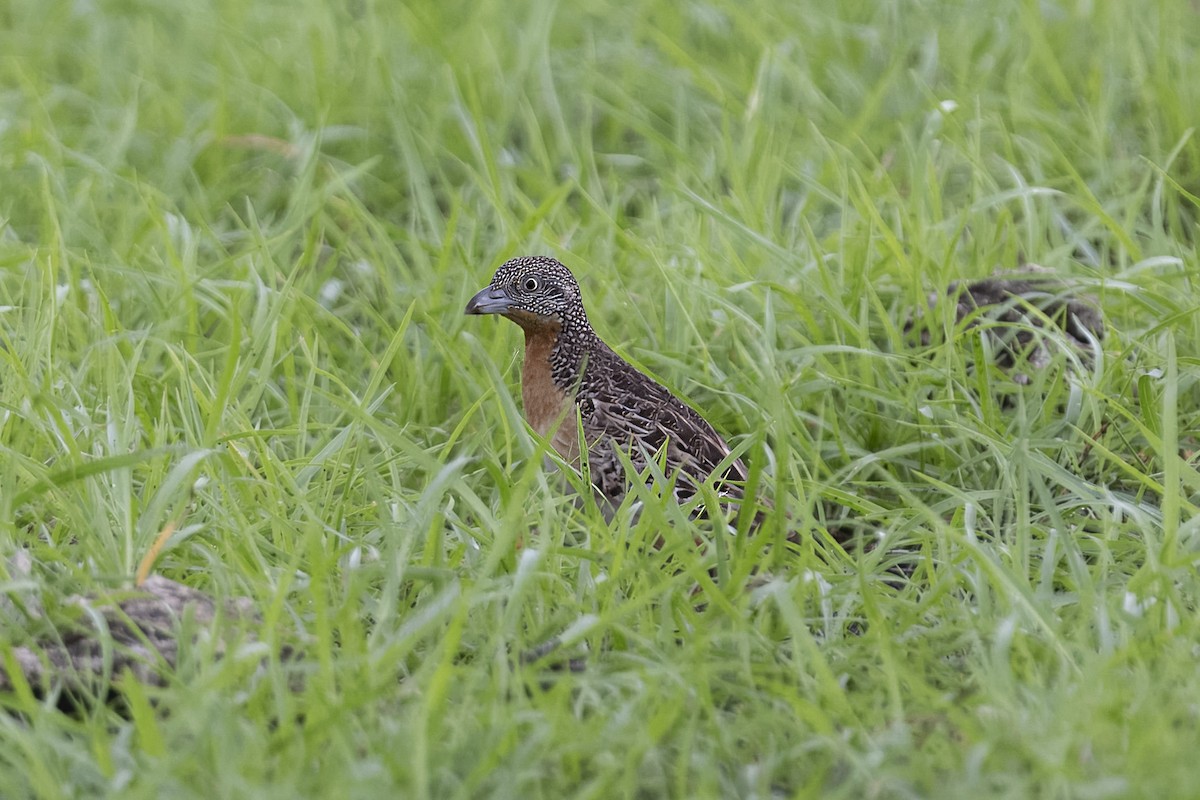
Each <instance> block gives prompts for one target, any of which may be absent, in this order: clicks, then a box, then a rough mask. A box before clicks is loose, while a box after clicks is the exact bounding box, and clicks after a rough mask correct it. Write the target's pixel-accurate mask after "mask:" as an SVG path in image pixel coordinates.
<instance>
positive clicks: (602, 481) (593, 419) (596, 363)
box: [577, 348, 746, 502]
mask: <svg viewBox="0 0 1200 800" xmlns="http://www.w3.org/2000/svg"><path fill="white" fill-rule="evenodd" d="M606 350H607V348H606ZM590 358H592V359H593V363H591V364H588V365H587V367H586V368H585V373H584V382H583V385H582V386H581V387H580V392H579V394H578V396H577V398H578V401H579V405H580V412H581V417H582V420H583V433H584V436H585V438H586V439H587V441H588V443H589V445H588V461H589V467H590V469H591V472H592V481H593V483H595V484H596V486H597V488H598V489H599V490H600V491H601V493H602V494H603V495H604V496H605V497H607V498H608V499H609V500H611V501H613V502H620V498H621V497H622V496H623V495H624V492H625V486H626V481H627V478H626V475H625V471H624V469H623V467H622V465H621V461H620V459H619V458H618V457H617V455H616V453H615V452H614V449H615V448H620V449H621V450H623V451H624V452H626V453H627V454H628V455H629V457H630V460H631V461H632V463H633V465H634V466H635V467H636V468H637V469H638V470H639V471H640V470H642V469H644V468H645V466H646V463H647V459H648V458H654V457H656V456H657V455H658V454H659V453H660V452H664V453H665V456H666V467H667V470H666V471H667V474H668V475H670V474H673V473H675V472H676V471H678V472H680V473H681V475H680V477H681V478H690V479H691V480H681V481H679V483H678V484H677V488H676V493H677V495H679V496H680V498H681V499H685V498H686V497H688V496H690V495H691V494H692V489H693V488H694V487H693V485H692V481H695V482H700V481H703V480H705V479H706V478H708V477H709V476H710V475H712V474H713V473H714V472H715V471H716V469H717V467H718V466H719V465H720V463H721V462H722V461H723V460H724V459H725V458H726V457H727V456H728V455H729V452H730V451H729V446H728V445H727V444H726V443H725V440H724V439H722V438H721V436H720V435H719V434H718V433H717V432H716V431H715V430H713V427H712V426H711V425H709V424H708V422H707V421H705V419H704V418H703V417H701V416H700V415H699V414H698V413H696V411H694V410H693V409H692V408H691V407H689V406H687V405H686V404H684V403H683V401H681V400H680V399H679V398H677V397H675V396H674V395H673V394H671V392H670V391H668V390H667V389H666V388H665V387H664V386H662V385H660V384H658V383H656V382H655V381H653V380H651V379H650V378H649V377H647V376H645V375H643V374H642V373H640V372H638V371H637V370H636V369H634V368H633V367H632V366H630V365H629V364H628V363H626V362H625V361H624V360H622V359H621V358H620V356H618V355H617V354H616V353H614V352H612V351H611V350H607V352H599V353H592V354H590ZM721 477H722V479H724V480H733V481H744V480H746V468H745V466H744V465H743V464H742V462H741V461H740V460H735V461H734V462H733V463H732V464H730V465H728V466H727V467H726V468H725V470H724V472H723V474H722V476H721ZM726 492H727V493H730V494H736V493H738V489H737V488H736V487H733V486H727V487H726Z"/></svg>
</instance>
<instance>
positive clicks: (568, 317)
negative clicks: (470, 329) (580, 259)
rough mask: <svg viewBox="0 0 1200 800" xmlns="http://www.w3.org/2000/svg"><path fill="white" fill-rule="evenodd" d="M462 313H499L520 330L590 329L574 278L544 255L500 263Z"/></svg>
mask: <svg viewBox="0 0 1200 800" xmlns="http://www.w3.org/2000/svg"><path fill="white" fill-rule="evenodd" d="M466 312H467V313H468V314H502V315H503V316H506V317H508V318H509V319H512V320H513V321H514V322H516V323H517V324H518V325H521V327H526V325H544V324H547V323H550V322H557V323H558V324H560V325H561V326H562V327H563V328H564V329H565V330H574V329H578V328H583V329H590V328H591V326H590V325H589V324H588V320H587V314H586V313H584V310H583V300H582V297H581V295H580V292H579V284H578V283H577V282H576V281H575V276H574V275H572V274H571V271H570V270H569V269H567V268H566V267H564V266H563V265H562V264H560V263H559V262H558V261H556V260H554V259H553V258H549V257H547V256H522V257H521V258H514V259H511V260H510V261H506V262H504V263H503V264H501V265H500V268H499V269H498V270H496V274H495V275H493V276H492V280H491V283H489V284H488V285H487V286H486V287H485V288H484V289H483V291H481V292H479V293H478V294H476V295H475V296H474V297H473V298H471V302H469V303H467V309H466Z"/></svg>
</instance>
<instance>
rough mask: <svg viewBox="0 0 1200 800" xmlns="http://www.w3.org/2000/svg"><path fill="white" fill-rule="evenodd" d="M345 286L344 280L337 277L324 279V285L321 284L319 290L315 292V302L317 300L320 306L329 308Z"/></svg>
mask: <svg viewBox="0 0 1200 800" xmlns="http://www.w3.org/2000/svg"><path fill="white" fill-rule="evenodd" d="M345 288H346V284H345V282H343V281H341V280H339V279H338V278H330V279H329V280H327V281H325V285H324V286H322V287H321V291H320V292H318V293H317V302H319V303H320V304H321V306H322V307H324V308H329V307H330V306H332V305H333V304H334V303H335V302H337V300H338V298H339V297H341V296H342V292H343V290H345Z"/></svg>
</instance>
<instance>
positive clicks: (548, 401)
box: [521, 323, 579, 463]
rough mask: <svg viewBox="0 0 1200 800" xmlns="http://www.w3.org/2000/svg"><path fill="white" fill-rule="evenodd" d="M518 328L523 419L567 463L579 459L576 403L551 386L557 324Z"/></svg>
mask: <svg viewBox="0 0 1200 800" xmlns="http://www.w3.org/2000/svg"><path fill="white" fill-rule="evenodd" d="M521 327H522V328H523V329H524V330H525V364H524V365H523V367H522V369H521V400H522V402H523V403H524V405H525V419H526V420H528V422H529V426H530V427H531V428H533V429H534V430H535V431H537V433H538V435H539V436H550V445H551V446H552V447H553V448H554V449H555V451H556V452H557V453H558V454H559V455H560V456H562V457H563V458H564V459H566V460H567V461H569V462H573V463H574V462H578V460H579V431H578V428H577V426H576V423H575V403H574V401H573V399H572V398H571V397H570V396H569V395H568V394H567V393H566V392H564V391H563V390H562V389H559V388H558V387H557V386H555V385H554V379H553V377H552V376H551V373H550V354H551V352H552V351H553V350H554V343H555V342H556V341H557V340H558V334H559V331H560V330H561V329H562V328H561V326H560V325H558V324H557V323H545V324H541V325H528V326H527V325H521Z"/></svg>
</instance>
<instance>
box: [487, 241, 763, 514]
mask: <svg viewBox="0 0 1200 800" xmlns="http://www.w3.org/2000/svg"><path fill="white" fill-rule="evenodd" d="M465 313H466V314H468V315H484V314H498V315H500V316H503V317H506V318H508V319H509V320H512V321H513V322H515V323H516V324H517V325H518V326H520V328H521V330H522V331H524V333H525V358H524V363H523V364H522V369H521V399H522V404H523V407H524V414H525V419H526V421H527V422H528V423H529V426H530V427H531V428H532V429H533V430H534V431H535V432H536V433H537V434H538V435H539V436H541V437H543V438H547V439H548V440H549V443H550V445H551V447H553V448H554V450H555V452H557V453H558V454H559V456H561V457H562V459H563V460H564V461H566V462H568V463H569V464H571V465H573V466H575V467H576V468H579V467H580V465H581V460H582V455H583V454H584V453H586V457H587V467H588V473H589V475H590V478H591V482H592V485H593V487H594V489H595V491H596V494H597V498H598V500H599V501H600V505H601V508H602V510H603V511H604V513H605V516H606V517H608V518H609V519H611V518H612V515H613V514H614V513H615V511H616V509H617V508H619V507H620V506H621V503H622V502H623V500H624V499H625V495H626V493H627V491H628V486H629V485H630V483H629V482H630V479H631V478H632V477H633V476H630V475H627V474H626V470H625V467H624V464H623V462H622V458H621V455H620V454H621V453H623V454H624V455H625V456H627V457H628V459H629V461H630V463H631V464H632V466H633V468H634V469H635V470H637V472H638V473H642V472H643V471H644V470H645V469H646V467H647V465H648V464H649V463H651V461H652V460H654V459H657V458H660V457H661V458H662V459H663V461H662V463H663V465H664V467H665V470H664V472H665V475H666V476H667V477H668V478H670V477H672V476H674V477H675V478H676V480H675V482H674V496H675V499H676V500H677V501H678V502H680V503H684V502H687V501H688V500H689V499H691V498H692V497H694V496H695V495H696V493H697V491H698V487H699V486H700V485H701V484H702V483H703V482H705V481H707V480H709V479H710V478H714V479H715V480H714V482H713V485H714V488H716V489H717V491H718V494H719V496H721V497H722V499H723V500H725V499H729V500H735V501H736V500H740V499H741V498H742V492H743V488H742V487H743V484H744V483H745V482H746V480H747V474H748V473H747V470H746V466H745V464H744V463H743V462H742V460H741V459H740V458H733V457H731V456H732V452H731V450H730V447H729V445H728V444H726V442H725V440H724V439H722V438H721V436H720V434H718V433H717V432H716V430H715V429H714V428H713V426H712V425H710V424H709V423H708V421H707V420H705V419H704V417H702V416H701V415H700V414H699V413H698V412H697V411H696V410H695V409H693V408H692V407H691V406H689V405H687V404H686V403H684V402H683V401H682V400H680V399H679V398H678V397H676V396H675V395H674V394H672V393H671V391H670V390H669V389H667V388H666V387H665V386H663V385H662V384H660V383H658V382H657V381H655V380H653V379H652V378H650V377H649V376H648V375H646V374H644V373H642V372H640V371H639V370H637V369H636V368H635V367H634V366H633V365H631V364H630V363H629V362H627V361H626V360H625V359H623V358H622V357H621V356H619V355H618V354H617V353H616V352H615V351H613V349H612V348H611V347H609V346H608V345H607V344H606V343H605V342H604V340H603V339H601V338H600V336H599V335H598V334H597V333H596V331H595V330H593V328H592V325H591V323H590V322H589V321H588V316H587V313H586V312H585V310H584V306H583V298H582V293H581V291H580V288H579V283H578V282H577V281H576V280H575V276H574V275H572V274H571V271H570V270H569V269H568V268H567V267H566V266H564V265H563V264H562V263H561V262H559V261H558V260H557V259H554V258H550V257H547V256H523V257H519V258H513V259H511V260H509V261H506V262H504V263H503V264H502V265H501V266H500V267H499V269H497V270H496V273H495V275H494V276H493V277H492V280H491V282H490V283H489V284H488V285H487V286H485V287H484V288H483V289H481V290H480V291H479V292H478V293H477V294H475V296H474V297H472V298H471V300H470V301H469V302H468V303H467V306H466V309H465ZM581 433H582V436H583V439H582V441H581V440H580V434H581Z"/></svg>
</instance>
